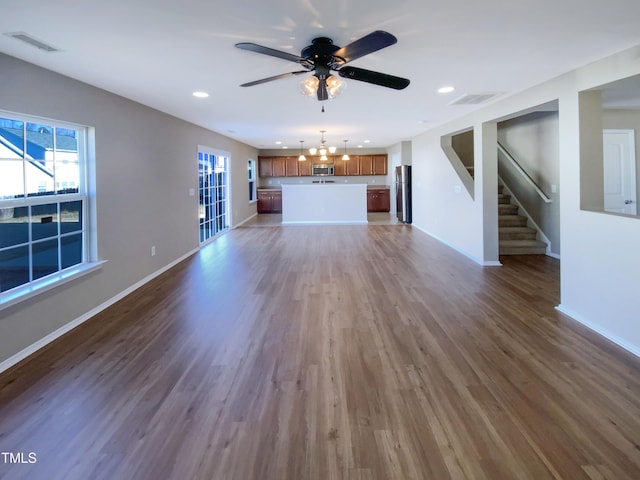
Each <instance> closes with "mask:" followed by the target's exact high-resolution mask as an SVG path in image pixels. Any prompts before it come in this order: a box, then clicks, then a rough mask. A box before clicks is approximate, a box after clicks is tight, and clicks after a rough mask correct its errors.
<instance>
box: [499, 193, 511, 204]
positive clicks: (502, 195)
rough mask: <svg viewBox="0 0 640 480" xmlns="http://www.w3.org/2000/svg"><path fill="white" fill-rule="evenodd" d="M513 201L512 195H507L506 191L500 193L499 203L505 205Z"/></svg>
mask: <svg viewBox="0 0 640 480" xmlns="http://www.w3.org/2000/svg"><path fill="white" fill-rule="evenodd" d="M508 203H511V195H507V194H506V193H499V194H498V204H500V205H505V204H508Z"/></svg>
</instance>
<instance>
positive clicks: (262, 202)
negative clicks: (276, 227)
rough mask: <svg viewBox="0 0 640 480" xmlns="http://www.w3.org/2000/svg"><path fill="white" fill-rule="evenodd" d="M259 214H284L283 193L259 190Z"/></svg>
mask: <svg viewBox="0 0 640 480" xmlns="http://www.w3.org/2000/svg"><path fill="white" fill-rule="evenodd" d="M258 213H282V191H281V190H272V189H264V190H263V189H258Z"/></svg>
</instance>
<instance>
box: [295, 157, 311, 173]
mask: <svg viewBox="0 0 640 480" xmlns="http://www.w3.org/2000/svg"><path fill="white" fill-rule="evenodd" d="M296 159H297V157H296ZM311 165H312V162H311V159H310V158H309V157H307V159H306V160H303V161H298V176H300V177H309V176H311Z"/></svg>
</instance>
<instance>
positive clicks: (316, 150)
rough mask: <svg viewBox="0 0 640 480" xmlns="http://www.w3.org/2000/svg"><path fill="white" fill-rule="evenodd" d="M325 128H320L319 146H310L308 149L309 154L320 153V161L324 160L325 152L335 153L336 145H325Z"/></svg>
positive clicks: (325, 157) (325, 158)
mask: <svg viewBox="0 0 640 480" xmlns="http://www.w3.org/2000/svg"><path fill="white" fill-rule="evenodd" d="M325 132H326V130H320V148H315V147H312V148H310V149H309V153H310V154H311V155H315V154H316V153H319V154H320V160H321V161H323V162H324V161H326V160H327V152H329V153H331V154H334V153H336V147H326V146H325V143H326V142H327V141H326V140H325V139H324V134H325Z"/></svg>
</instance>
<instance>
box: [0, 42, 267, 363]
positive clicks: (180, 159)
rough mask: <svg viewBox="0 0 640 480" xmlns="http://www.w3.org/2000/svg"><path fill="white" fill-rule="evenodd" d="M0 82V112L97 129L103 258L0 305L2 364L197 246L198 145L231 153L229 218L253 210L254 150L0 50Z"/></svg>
mask: <svg viewBox="0 0 640 480" xmlns="http://www.w3.org/2000/svg"><path fill="white" fill-rule="evenodd" d="M0 85H2V88H0V109H1V110H6V111H12V112H17V113H22V114H28V115H35V116H39V117H45V118H50V119H54V120H60V121H65V122H70V123H76V124H82V125H87V126H90V127H93V128H94V129H95V170H94V172H93V173H94V176H95V181H96V185H95V198H94V199H93V201H94V202H95V204H94V206H95V211H96V214H97V225H96V227H97V234H98V236H97V255H98V258H99V259H100V260H106V261H107V263H106V264H105V265H104V266H103V268H102V269H100V270H99V271H97V272H95V273H93V274H91V275H89V276H86V277H82V278H80V279H77V280H75V281H73V282H71V283H69V284H66V285H62V286H59V287H57V288H55V289H54V290H52V291H50V292H47V293H46V294H43V295H39V296H37V297H35V298H33V299H30V300H28V301H25V302H22V303H19V304H17V305H14V306H12V307H9V308H7V309H4V310H0V363H2V362H3V361H5V360H7V359H9V358H11V357H12V356H14V355H16V354H18V352H20V351H22V350H23V349H25V348H27V347H29V346H30V345H32V344H34V343H35V342H37V341H39V340H41V339H42V338H44V337H46V336H47V335H49V334H51V333H52V332H54V331H55V330H57V329H59V328H61V327H63V326H64V325H66V324H68V323H70V322H72V321H74V320H75V319H78V318H80V317H82V316H83V315H85V314H86V313H87V312H90V311H92V310H94V309H96V308H98V307H99V306H101V305H103V304H104V303H106V302H108V301H109V300H110V299H111V298H113V297H115V296H117V295H118V294H120V293H121V292H123V291H125V290H127V289H128V288H130V287H131V286H132V285H135V284H136V283H138V282H140V281H141V280H143V279H145V278H146V277H148V276H150V275H152V274H153V273H154V272H157V271H159V270H161V269H162V268H164V267H165V266H166V265H168V264H171V263H172V262H174V261H175V260H177V259H179V258H181V257H183V256H184V255H186V254H188V253H189V252H192V251H193V250H195V249H197V248H198V246H199V243H198V196H197V189H198V177H197V163H196V161H197V160H196V153H197V146H198V145H206V146H208V147H212V148H215V149H218V150H223V151H227V152H229V153H230V154H231V195H232V198H231V205H232V209H233V213H232V218H231V224H232V226H233V225H237V224H238V223H240V222H242V221H244V220H246V219H248V218H250V217H251V216H252V215H254V214H255V212H256V206H255V204H249V200H248V198H249V197H248V183H247V176H246V172H247V160H248V159H250V158H252V159H257V150H256V149H254V148H252V147H250V146H248V145H245V144H242V143H239V142H236V141H235V140H232V139H230V138H228V137H224V136H222V135H219V134H217V133H214V132H211V131H208V130H206V129H203V128H200V127H198V126H195V125H193V124H190V123H187V122H185V121H182V120H179V119H177V118H175V117H172V116H169V115H166V114H164V113H161V112H159V111H156V110H153V109H151V108H148V107H145V106H143V105H140V104H138V103H135V102H132V101H130V100H127V99H125V98H122V97H119V96H116V95H114V94H111V93H109V92H106V91H103V90H100V89H98V88H95V87H92V86H89V85H87V84H84V83H81V82H78V81H75V80H72V79H70V78H68V77H64V76H61V75H58V74H56V73H53V72H50V71H47V70H44V69H41V68H38V67H35V66H33V65H30V64H28V63H25V62H23V61H20V60H17V59H14V58H12V57H8V56H6V55H3V54H0ZM189 189H195V191H196V195H195V196H190V195H189ZM152 245H155V246H156V249H157V254H156V256H154V257H151V246H152Z"/></svg>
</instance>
